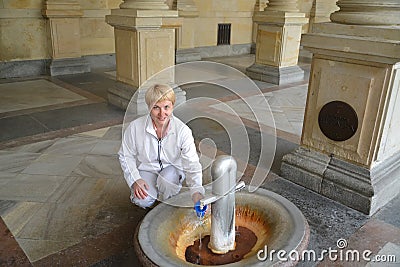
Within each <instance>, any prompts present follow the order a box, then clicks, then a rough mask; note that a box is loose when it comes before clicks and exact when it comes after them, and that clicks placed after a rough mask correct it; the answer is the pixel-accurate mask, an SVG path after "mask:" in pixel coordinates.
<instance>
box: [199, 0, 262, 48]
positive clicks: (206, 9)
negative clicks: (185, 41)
mask: <svg viewBox="0 0 400 267" xmlns="http://www.w3.org/2000/svg"><path fill="white" fill-rule="evenodd" d="M194 2H195V4H196V6H197V9H198V11H199V17H198V18H197V22H198V25H201V27H196V28H195V31H196V34H195V37H196V38H195V44H194V45H195V47H202V46H215V45H217V30H218V23H231V24H232V26H231V30H232V34H231V44H232V45H235V44H250V43H251V42H252V27H253V20H252V16H253V11H254V5H255V3H256V0H252V1H240V0H231V1H216V0H195V1H194Z"/></svg>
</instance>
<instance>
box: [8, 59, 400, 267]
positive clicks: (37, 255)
mask: <svg viewBox="0 0 400 267" xmlns="http://www.w3.org/2000/svg"><path fill="white" fill-rule="evenodd" d="M211 60H213V61H215V62H219V63H225V64H227V65H229V66H232V67H234V68H236V69H238V70H241V71H243V70H245V68H246V67H247V66H249V65H250V64H251V63H252V62H253V61H254V55H243V56H235V57H229V58H214V59H211ZM299 65H300V67H301V68H303V69H304V70H305V73H306V75H305V78H304V80H303V81H300V82H297V83H292V84H286V85H281V86H276V85H273V84H269V83H265V82H259V81H254V82H255V83H256V84H257V85H258V87H259V89H260V91H261V92H260V94H258V95H255V94H247V95H245V96H244V97H238V96H237V95H235V94H233V93H232V92H229V91H227V90H226V89H224V88H221V87H219V86H215V85H210V84H194V85H193V84H192V85H187V86H182V89H183V90H184V91H186V96H187V98H188V99H196V98H199V97H203V96H204V97H208V98H213V99H217V100H218V101H219V103H217V104H216V103H208V102H204V103H203V104H201V105H197V106H196V107H195V108H196V109H198V112H206V113H207V112H208V114H213V116H217V117H218V118H220V119H221V121H226V120H229V119H230V118H232V120H231V121H230V124H229V125H230V126H232V127H235V123H237V121H235V119H237V118H239V119H240V123H242V124H243V125H244V127H245V129H246V132H247V134H248V136H249V146H250V147H249V150H250V155H249V158H247V159H238V160H239V161H240V162H242V163H243V162H244V164H245V167H250V169H251V168H253V169H254V167H255V166H257V164H259V162H258V161H259V157H260V153H261V152H262V151H261V143H260V142H261V136H262V135H263V134H265V135H267V136H269V137H270V136H273V138H274V139H275V138H276V151H275V157H274V159H273V162H272V163H271V164H272V166H271V170H272V171H271V172H270V173H269V174H268V176H267V177H266V179H265V181H264V183H263V184H262V187H263V188H266V189H268V190H271V191H274V192H276V193H279V194H280V195H282V196H284V197H286V198H287V199H289V200H290V201H292V202H293V203H294V204H295V205H296V206H297V207H298V208H299V209H300V210H301V211H302V212H303V214H304V215H305V217H306V219H307V221H308V223H309V226H310V231H311V236H310V243H309V246H308V249H309V250H314V251H315V252H316V253H317V255H320V254H321V253H322V251H323V250H328V249H329V248H332V249H338V247H337V242H338V241H346V242H347V248H350V249H354V250H358V251H360V252H362V251H365V250H371V251H372V253H373V255H381V256H386V258H387V259H392V258H393V257H392V256H395V257H396V258H397V262H395V263H388V262H385V263H378V262H366V261H344V260H342V261H341V260H336V261H333V260H332V259H329V257H328V256H326V257H325V258H324V259H320V260H315V261H314V260H309V261H301V262H300V263H299V264H298V265H299V266H400V255H399V252H400V216H399V212H398V211H399V210H400V197H397V198H395V199H394V200H392V201H391V202H390V203H389V204H388V205H386V206H385V207H384V208H382V209H381V210H380V211H378V212H377V213H376V214H374V215H373V216H371V217H368V216H366V215H364V214H362V213H360V212H358V211H355V210H352V209H350V208H347V207H345V206H343V205H341V204H339V203H336V202H333V201H330V200H329V199H326V198H324V197H321V196H319V195H317V194H315V193H313V192H311V191H309V190H307V189H304V188H302V187H300V186H297V185H295V184H293V183H291V182H289V181H287V180H284V179H282V178H280V177H279V166H280V161H281V158H282V156H283V155H285V154H287V153H289V152H290V151H292V150H294V149H295V148H296V147H297V146H298V144H299V141H300V135H301V128H302V121H303V114H304V108H305V101H306V94H307V84H308V75H309V70H310V65H309V64H306V63H300V64H299ZM211 71H213V70H210V72H211ZM227 82H228V83H229V80H228V81H227ZM233 82H234V81H233ZM115 83H116V81H115V70H112V69H111V70H110V69H108V70H94V71H92V73H89V74H79V75H66V76H57V77H47V76H40V77H29V78H20V79H6V80H0V95H1V98H0V129H1V131H0V185H1V186H0V215H1V219H0V231H1V242H0V266H139V263H138V261H137V259H136V256H135V254H134V252H133V247H132V236H133V232H134V229H135V227H136V225H137V224H138V223H139V222H140V220H141V219H142V218H143V217H144V216H145V214H146V212H147V211H146V210H143V209H141V208H138V207H135V206H133V205H132V204H131V203H130V201H129V189H128V187H127V186H126V184H125V181H124V179H123V177H122V172H121V169H120V166H119V163H118V160H117V157H116V152H117V150H118V148H119V145H120V140H121V131H122V123H123V118H124V112H123V111H122V110H119V109H117V108H115V107H113V106H110V105H108V104H107V101H106V96H107V93H106V92H107V88H109V87H110V86H114V85H115ZM260 101H261V102H260ZM263 101H264V102H263ZM265 101H268V104H269V106H270V110H271V113H272V114H273V117H274V121H271V120H269V119H268V118H269V117H268V116H259V117H257V120H256V119H255V117H254V114H260V113H261V114H263V112H265V110H264V107H263V106H262V103H265ZM245 103H248V104H249V105H250V109H249V106H248V105H246V104H245ZM227 107H229V108H227ZM257 121H258V122H260V124H258V123H257ZM189 125H190V127H191V128H192V130H193V134H194V136H195V141H196V143H197V144H198V145H201V144H202V142H206V141H205V140H210V139H212V142H213V144H214V145H215V147H216V150H217V152H216V153H220V154H221V153H226V154H229V153H230V149H231V148H232V146H234V145H235V143H232V144H230V143H229V139H228V138H229V129H228V130H227V129H225V130H224V128H223V127H222V126H221V125H220V124H218V123H215V122H214V121H212V120H209V119H205V118H200V119H196V120H193V121H191V122H190V123H189ZM275 128H276V130H275ZM227 132H228V134H227ZM201 152H202V151H201ZM201 156H202V155H201ZM203 156H204V157H202V162H203V163H205V162H207V155H203ZM208 156H209V155H208ZM261 165H262V164H261ZM261 167H262V166H261ZM246 176H249V174H248V173H247V172H244V178H249V177H246Z"/></svg>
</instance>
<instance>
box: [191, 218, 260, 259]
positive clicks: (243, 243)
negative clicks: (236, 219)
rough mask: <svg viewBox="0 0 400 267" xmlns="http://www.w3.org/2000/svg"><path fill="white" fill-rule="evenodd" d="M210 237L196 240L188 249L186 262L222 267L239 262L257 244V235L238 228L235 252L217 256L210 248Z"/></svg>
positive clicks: (243, 228) (240, 227)
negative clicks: (219, 266) (221, 266)
mask: <svg viewBox="0 0 400 267" xmlns="http://www.w3.org/2000/svg"><path fill="white" fill-rule="evenodd" d="M209 242H210V236H209V235H206V236H205V237H203V238H202V239H201V243H200V239H198V240H196V241H195V242H194V245H192V246H189V247H188V248H187V249H186V253H185V258H186V261H188V262H190V263H194V264H198V265H222V264H228V263H233V262H238V261H240V260H241V259H243V257H244V256H245V255H246V254H247V253H249V252H250V251H251V249H252V248H253V247H254V245H255V244H256V242H257V237H256V235H255V234H254V233H253V232H252V231H251V230H249V229H248V228H246V227H242V226H239V227H237V228H236V237H235V243H236V247H235V250H233V251H229V252H227V253H226V254H215V253H213V252H212V251H211V250H210V249H209V248H208V243H209Z"/></svg>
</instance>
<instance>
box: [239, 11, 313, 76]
mask: <svg viewBox="0 0 400 267" xmlns="http://www.w3.org/2000/svg"><path fill="white" fill-rule="evenodd" d="M254 21H255V22H256V23H257V24H258V27H257V39H256V61H255V63H254V64H253V65H252V66H250V67H249V68H247V69H246V74H247V75H248V76H249V77H250V78H252V79H256V80H261V81H265V82H269V83H274V84H284V83H291V82H295V81H299V80H302V79H303V78H304V71H303V70H302V69H301V68H299V67H298V66H297V61H298V55H299V48H300V38H301V29H302V26H303V25H304V24H305V23H307V21H308V19H307V18H305V14H304V13H295V12H284V11H262V12H259V13H257V14H256V15H255V17H254Z"/></svg>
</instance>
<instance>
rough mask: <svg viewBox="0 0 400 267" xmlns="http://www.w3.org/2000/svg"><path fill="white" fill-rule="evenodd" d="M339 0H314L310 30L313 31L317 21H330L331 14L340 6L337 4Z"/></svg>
mask: <svg viewBox="0 0 400 267" xmlns="http://www.w3.org/2000/svg"><path fill="white" fill-rule="evenodd" d="M336 2H337V0H314V1H313V5H312V8H311V12H310V22H309V28H308V32H312V27H313V25H314V24H315V23H321V22H330V21H331V19H330V16H331V14H332V13H333V12H335V11H337V10H338V9H339V7H338V6H337V5H336Z"/></svg>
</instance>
